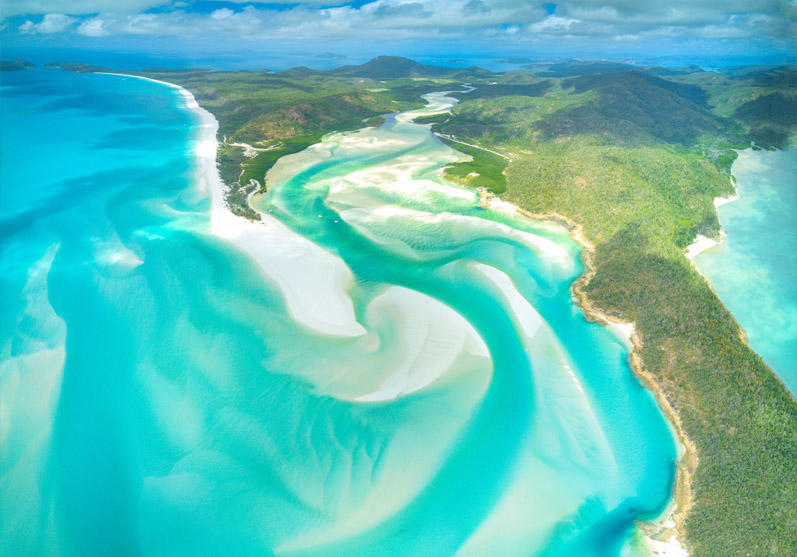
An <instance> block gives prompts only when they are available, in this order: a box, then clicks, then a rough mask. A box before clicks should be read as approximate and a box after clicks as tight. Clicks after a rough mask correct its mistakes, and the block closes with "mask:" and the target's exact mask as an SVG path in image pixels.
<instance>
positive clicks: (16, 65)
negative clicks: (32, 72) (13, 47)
mask: <svg viewBox="0 0 797 557" xmlns="http://www.w3.org/2000/svg"><path fill="white" fill-rule="evenodd" d="M32 67H34V64H33V63H32V62H28V61H27V60H14V61H12V62H6V61H0V72H14V71H21V70H28V69H30V68H32Z"/></svg>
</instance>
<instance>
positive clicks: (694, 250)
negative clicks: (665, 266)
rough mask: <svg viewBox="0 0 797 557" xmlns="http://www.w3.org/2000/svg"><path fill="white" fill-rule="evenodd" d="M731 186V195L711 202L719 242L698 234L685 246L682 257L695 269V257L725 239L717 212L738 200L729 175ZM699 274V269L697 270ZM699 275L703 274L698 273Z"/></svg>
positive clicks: (736, 191)
mask: <svg viewBox="0 0 797 557" xmlns="http://www.w3.org/2000/svg"><path fill="white" fill-rule="evenodd" d="M731 185H732V186H733V193H732V194H730V195H729V196H727V197H722V196H720V197H715V198H714V199H713V200H712V203H713V204H714V214H716V215H717V222H718V223H719V225H720V234H719V235H720V238H719V240H715V239H713V238H709V237H708V236H704V235H703V234H698V235H697V236H696V237H695V239H694V240H693V241H692V243H691V244H689V245H688V246H686V251H685V252H684V255H686V258H687V259H688V260H689V261H691V262H692V265H693V266H694V267H695V268H696V269H697V265H696V264H695V263H694V259H695V257H697V256H698V255H700V254H701V253H703V252H704V251H707V250H710V249H711V248H714V247H716V246H718V245H720V244H721V243H722V241H723V239H724V238H725V236H726V234H725V231H724V230H723V228H722V222H721V221H720V215H719V212H718V211H717V209H718V208H720V207H722V206H723V205H727V204H728V203H733V202H734V201H736V200H738V199H739V189H738V188H737V187H736V179H735V178H734V177H733V175H731ZM697 272H698V273H700V269H698V270H697ZM700 274H701V275H702V274H703V273H700Z"/></svg>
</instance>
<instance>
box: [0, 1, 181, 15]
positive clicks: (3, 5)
mask: <svg viewBox="0 0 797 557" xmlns="http://www.w3.org/2000/svg"><path fill="white" fill-rule="evenodd" d="M165 4H169V0H77V1H76V0H0V17H3V18H7V17H11V16H15V15H37V14H49V13H55V12H57V13H65V14H71V15H82V14H96V13H100V12H116V13H136V12H140V11H143V10H146V9H149V8H154V7H156V6H162V5H165Z"/></svg>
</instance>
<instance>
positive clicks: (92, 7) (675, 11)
mask: <svg viewBox="0 0 797 557" xmlns="http://www.w3.org/2000/svg"><path fill="white" fill-rule="evenodd" d="M0 2H3V4H2V5H3V7H4V8H7V7H9V6H10V9H11V10H12V12H13V10H17V11H18V13H29V12H35V11H36V10H38V9H43V7H44V6H47V7H48V10H47V12H46V13H48V16H46V17H45V18H44V19H42V20H41V22H40V23H36V19H34V18H31V19H32V21H26V22H25V23H23V24H22V26H21V27H20V30H21V31H22V32H27V33H44V32H58V31H45V28H47V29H54V28H56V27H57V25H56V24H57V23H58V22H56V21H52V22H49V23H48V22H47V21H46V19H47V17H49V16H50V15H59V14H56V13H51V12H59V13H60V15H61V17H69V16H66V15H63V14H69V15H70V16H76V17H78V20H77V21H70V22H68V23H67V24H65V25H64V26H63V28H62V29H61V30H66V31H75V32H77V33H80V34H82V35H86V36H93V37H102V36H107V35H152V36H165V37H175V38H178V37H179V38H183V37H214V36H215V37H235V38H241V39H245V40H271V39H351V38H361V39H374V40H376V39H381V40H391V39H405V38H424V39H429V40H434V39H440V38H457V39H461V38H463V37H467V38H469V39H471V38H476V37H482V38H484V37H490V36H498V35H501V36H504V37H505V36H506V35H507V34H510V35H512V37H513V40H516V41H523V40H526V41H539V42H544V41H546V40H552V39H558V38H563V37H564V38H572V37H580V38H583V39H585V40H589V39H594V40H608V41H618V40H624V39H629V40H632V39H631V38H632V37H633V38H636V37H646V36H668V37H684V38H687V39H688V38H695V39H709V38H726V39H735V40H761V39H762V38H769V39H770V40H774V41H777V40H781V41H784V40H786V38H785V37H788V35H789V34H788V31H789V29H793V25H794V24H793V23H791V24H790V23H789V19H790V17H789V13H791V12H793V11H794V9H792V8H793V7H794V5H795V4H797V3H795V2H788V5H787V7H786V8H783V6H782V5H781V3H780V2H779V0H724V1H723V2H717V1H715V0H670V1H668V2H662V1H661V0H604V1H602V2H600V3H597V2H595V1H593V0H562V1H560V2H559V3H557V4H556V8H555V12H554V13H553V14H551V13H549V12H548V10H547V9H545V8H544V7H543V5H542V3H537V2H531V1H519V0H375V1H373V2H369V3H366V4H363V5H362V6H347V5H337V6H336V5H335V4H337V2H335V1H334V0H309V1H301V0H300V1H298V2H294V1H292V0H264V1H263V2H259V1H254V2H253V1H250V0H233V1H232V2H230V3H228V5H227V6H220V7H218V8H217V9H215V10H214V11H212V12H210V13H199V12H198V11H196V10H195V9H192V4H191V3H190V2H184V1H182V0H180V1H171V2H165V1H164V0H85V1H82V2H74V1H72V2H67V1H66V0H0ZM242 4H243V5H242ZM279 4H283V5H282V6H279ZM330 4H333V7H325V6H329V5H330ZM155 5H166V6H167V8H166V9H165V10H159V11H158V12H152V13H141V12H142V11H143V10H146V9H147V8H150V7H152V6H155ZM80 14H86V15H83V16H82V17H81V16H80ZM61 21H64V20H61ZM790 25H791V27H790ZM633 40H635V39H633Z"/></svg>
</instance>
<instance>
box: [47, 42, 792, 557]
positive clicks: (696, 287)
mask: <svg viewBox="0 0 797 557" xmlns="http://www.w3.org/2000/svg"><path fill="white" fill-rule="evenodd" d="M507 63H522V62H507ZM56 66H58V67H60V68H62V69H63V70H65V71H74V72H93V71H110V70H108V69H106V68H97V67H95V66H86V65H82V64H74V63H62V64H56ZM117 72H118V73H126V74H130V75H138V76H144V77H148V78H151V79H156V80H161V81H166V82H169V83H174V84H177V85H180V86H182V87H184V88H186V89H188V90H189V91H191V92H192V93H193V94H194V96H195V97H196V99H197V101H198V102H199V103H200V105H201V106H202V107H204V108H206V109H207V110H208V111H210V112H211V113H212V114H213V115H214V116H215V117H216V119H217V120H218V122H219V139H220V144H219V148H218V152H217V164H218V168H219V171H220V174H221V177H222V179H223V180H224V182H225V183H226V185H227V186H228V187H229V193H228V198H227V201H228V203H229V206H230V208H231V209H232V210H233V211H234V212H235V213H237V214H239V215H242V216H245V217H247V218H250V219H258V218H259V216H258V214H257V212H256V211H255V210H253V208H252V207H251V206H250V205H249V202H248V199H249V197H250V196H251V195H252V194H253V193H256V192H258V191H262V190H264V189H267V188H268V187H269V184H268V180H267V173H268V170H269V169H270V168H271V167H272V166H273V165H274V164H275V163H276V161H277V160H278V159H279V158H281V157H282V156H284V155H287V154H291V153H296V152H298V151H300V150H302V149H304V148H306V147H308V146H309V145H312V144H314V143H317V142H318V141H319V139H320V138H321V137H322V136H323V135H325V134H327V133H330V132H333V131H341V130H351V129H356V128H361V127H364V126H373V125H378V124H380V123H381V122H382V118H381V117H382V115H385V114H387V113H394V112H398V111H404V110H408V109H411V108H416V107H421V106H422V105H423V104H424V103H423V101H422V99H421V97H420V95H422V94H425V93H429V92H432V91H452V93H451V94H452V95H454V96H455V97H456V98H457V99H459V101H460V102H459V104H458V105H457V106H456V107H455V108H454V109H453V110H452V111H451V112H450V113H448V114H441V115H435V116H431V117H428V118H419V119H418V120H417V122H419V123H425V124H428V125H430V126H431V129H432V130H433V132H435V133H436V134H437V135H438V137H439V138H440V139H441V140H442V141H445V142H446V143H447V144H448V145H450V146H451V147H452V148H454V149H456V150H458V151H460V152H462V153H464V154H466V155H469V156H470V160H469V161H467V162H457V163H453V164H451V165H449V166H448V167H447V168H446V170H445V173H446V176H447V177H448V178H449V179H451V180H452V181H454V182H457V183H459V184H462V185H464V186H468V187H472V188H477V189H480V190H481V191H482V192H483V195H485V196H500V198H501V199H505V200H507V201H510V202H512V203H515V204H516V205H518V206H519V207H521V208H522V209H524V210H525V211H526V213H527V214H529V215H531V216H535V217H537V218H552V219H558V220H560V221H561V222H564V223H566V224H567V225H568V226H570V227H572V228H574V229H575V228H577V229H578V230H580V231H581V232H582V234H583V240H584V241H585V243H586V245H588V246H591V249H588V250H586V251H585V254H586V256H585V257H586V263H587V269H588V271H587V273H586V275H585V276H584V277H582V280H580V281H579V282H578V283H577V284H576V286H575V288H574V294H575V295H576V296H577V297H578V298H579V300H580V302H581V304H582V306H584V307H585V309H586V312H587V314H588V315H597V314H599V313H602V314H606V315H609V316H612V317H615V318H617V319H619V320H622V321H625V322H632V323H634V324H635V327H636V331H637V334H636V336H635V337H634V352H633V355H632V362H633V364H634V369H635V371H636V372H637V374H638V375H639V376H640V378H641V379H642V380H643V381H644V382H645V384H646V385H648V386H649V387H650V388H651V389H652V390H653V392H654V393H656V394H657V398H658V400H659V402H660V404H661V406H662V407H663V409H664V411H665V413H667V414H668V416H669V417H670V419H671V420H672V422H673V424H674V426H675V428H676V429H677V430H678V433H679V436H680V438H681V440H682V442H683V444H684V446H685V449H686V454H685V455H684V457H683V458H682V459H681V461H680V463H679V465H678V466H679V482H678V490H677V493H676V504H677V507H678V508H677V512H676V516H675V519H676V520H675V527H676V528H677V529H678V531H679V533H680V534H681V535H682V537H683V539H684V540H685V542H686V543H687V545H688V547H689V548H690V549H691V550H693V551H694V552H695V553H696V554H700V555H721V554H724V555H741V554H751V555H761V554H767V553H769V552H770V551H771V550H772V544H773V539H777V540H784V541H785V543H786V544H788V545H789V546H790V547H797V535H795V529H794V521H795V516H794V513H795V509H794V501H793V497H794V491H795V483H796V482H797V477H795V471H794V463H795V461H797V440H796V439H795V436H794V432H795V427H796V426H795V424H797V402H795V399H794V397H793V396H792V395H791V394H790V393H789V392H788V391H787V390H786V389H785V387H784V386H783V384H782V383H781V382H780V381H779V380H778V378H777V377H776V376H775V375H774V374H773V373H772V371H771V370H770V369H768V368H767V366H766V364H765V363H764V362H763V361H762V360H761V358H760V357H759V356H758V355H756V354H755V353H754V352H753V351H752V350H751V349H750V348H749V347H748V346H747V344H746V343H745V339H744V335H743V332H742V330H741V329H740V327H739V325H738V324H737V323H736V321H735V320H734V318H733V316H732V315H731V314H730V313H729V312H728V310H727V309H726V308H725V307H724V306H723V305H722V303H721V302H720V301H719V299H718V298H717V296H716V295H715V293H714V292H713V291H712V289H711V287H710V286H709V285H708V284H707V282H706V281H705V280H704V279H703V277H701V276H700V274H699V273H698V272H697V270H696V269H695V268H694V267H693V266H692V265H691V264H690V262H689V261H688V260H687V259H686V257H684V252H685V249H686V248H687V247H688V246H689V245H690V244H691V243H692V242H693V241H694V240H695V238H696V237H697V236H698V235H703V236H706V237H709V238H718V237H719V234H720V225H719V222H718V220H717V215H716V211H715V207H714V203H713V201H714V199H715V198H717V197H727V196H730V195H732V194H733V193H734V187H733V179H732V176H731V170H730V169H731V165H732V163H733V161H734V160H735V158H736V157H737V154H736V150H738V149H745V148H748V147H749V146H750V145H751V144H755V145H756V146H757V148H763V149H776V148H786V147H788V146H789V145H793V142H794V136H793V135H792V133H793V131H794V129H795V127H797V94H795V90H794V88H793V83H794V81H795V78H797V68H795V67H790V66H777V67H776V66H751V67H737V68H731V69H729V70H728V71H725V72H722V73H718V72H714V71H703V70H700V69H699V68H695V67H684V68H677V69H669V68H660V67H637V66H633V65H629V64H621V63H615V62H595V63H591V62H585V61H570V62H557V63H552V64H549V65H546V66H533V67H531V69H528V68H527V69H520V70H516V71H509V72H505V73H496V72H492V71H488V70H484V69H482V68H478V67H469V68H443V67H436V66H429V65H424V64H420V63H417V62H415V61H412V60H409V59H406V58H399V57H388V56H383V57H378V58H375V59H373V60H371V61H370V62H367V63H365V64H362V65H358V66H351V65H349V66H342V67H339V68H335V69H332V70H327V71H320V70H314V69H310V68H293V69H290V70H285V71H280V72H271V71H209V70H157V71H156V70H151V71H117ZM465 86H467V89H470V88H473V89H472V90H468V92H465V91H466V87H465ZM777 549H778V550H783V548H782V547H780V548H777Z"/></svg>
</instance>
